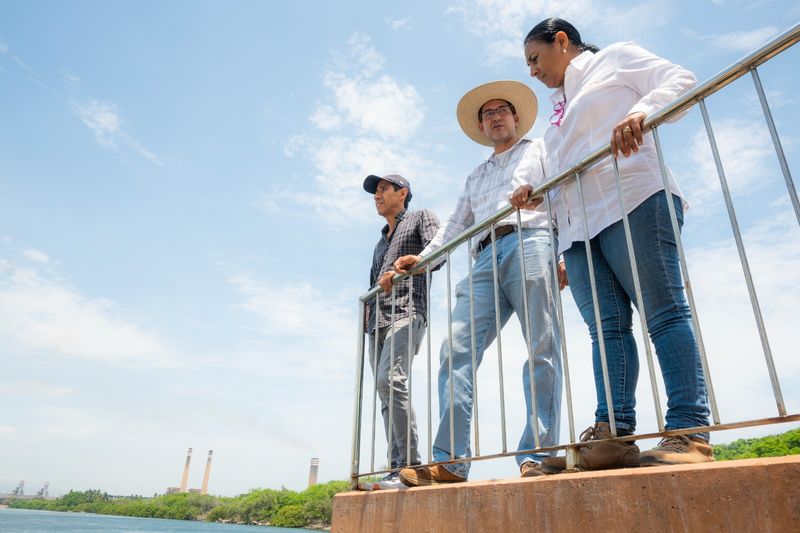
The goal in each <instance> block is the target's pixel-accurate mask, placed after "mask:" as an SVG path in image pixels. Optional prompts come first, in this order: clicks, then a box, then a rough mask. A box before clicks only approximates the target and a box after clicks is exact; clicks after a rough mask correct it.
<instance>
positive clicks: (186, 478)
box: [181, 448, 192, 492]
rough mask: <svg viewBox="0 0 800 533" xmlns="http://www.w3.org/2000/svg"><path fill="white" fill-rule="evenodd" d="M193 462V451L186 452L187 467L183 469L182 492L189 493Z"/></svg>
mask: <svg viewBox="0 0 800 533" xmlns="http://www.w3.org/2000/svg"><path fill="white" fill-rule="evenodd" d="M191 462H192V449H191V448H189V451H188V452H186V466H184V467H183V478H181V492H189V489H188V487H189V464H191Z"/></svg>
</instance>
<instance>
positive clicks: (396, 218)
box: [381, 209, 408, 238]
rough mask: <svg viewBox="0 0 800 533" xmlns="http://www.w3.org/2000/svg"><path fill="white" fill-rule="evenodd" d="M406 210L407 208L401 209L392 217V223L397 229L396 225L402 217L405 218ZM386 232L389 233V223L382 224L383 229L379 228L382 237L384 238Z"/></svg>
mask: <svg viewBox="0 0 800 533" xmlns="http://www.w3.org/2000/svg"><path fill="white" fill-rule="evenodd" d="M407 212H408V210H406V209H403V210H402V211H400V212H399V213H397V216H396V217H394V220H395V222H396V223H395V225H394V229H397V225H398V224H400V221H401V220H403V218H405V216H406V213H407ZM387 233H389V224H386V225H385V226H383V229H382V230H381V234H382V235H383V237H384V238H386V234H387ZM393 235H394V234H393Z"/></svg>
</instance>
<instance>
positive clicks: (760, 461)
mask: <svg viewBox="0 0 800 533" xmlns="http://www.w3.org/2000/svg"><path fill="white" fill-rule="evenodd" d="M794 464H800V455H787V456H784V457H760V458H755V459H736V460H733V461H716V462H713V463H701V464H688V465H663V466H650V467H639V468H620V469H617V470H600V471H595V472H574V473H565V474H556V475H550V476H544V477H536V478H505V479H489V480H480V481H467V482H466V483H451V484H447V485H433V486H429V487H413V488H411V487H409V488H406V489H386V490H376V491H360V490H359V491H348V492H340V493H338V494H336V495H335V496H334V503H335V502H336V500H343V499H345V498H370V497H380V496H388V495H391V494H396V493H399V492H407V491H413V492H420V491H428V490H432V491H437V490H452V489H454V488H456V487H463V488H464V489H467V488H478V487H484V486H492V487H497V486H502V485H517V484H520V483H539V484H543V483H559V482H563V481H573V482H574V481H576V480H581V479H597V478H616V477H626V476H631V477H650V476H663V475H665V474H670V473H677V472H697V471H703V470H726V469H737V470H739V469H748V468H761V467H765V466H766V467H774V466H779V465H794Z"/></svg>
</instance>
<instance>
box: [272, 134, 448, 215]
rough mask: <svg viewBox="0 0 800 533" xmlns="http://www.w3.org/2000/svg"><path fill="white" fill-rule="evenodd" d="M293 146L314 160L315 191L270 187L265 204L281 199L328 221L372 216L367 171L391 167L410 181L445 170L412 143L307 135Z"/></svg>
mask: <svg viewBox="0 0 800 533" xmlns="http://www.w3.org/2000/svg"><path fill="white" fill-rule="evenodd" d="M292 150H293V151H294V152H293V153H303V154H304V155H305V156H306V157H308V158H310V160H311V161H312V162H313V164H314V167H315V168H316V172H317V173H316V175H315V176H314V183H315V184H316V185H315V187H314V191H313V192H311V191H307V192H297V191H296V190H294V189H290V190H282V191H274V192H273V193H272V194H270V199H269V202H270V206H272V207H273V208H274V207H277V206H278V205H279V203H276V200H279V199H286V200H289V201H290V202H291V203H294V204H296V205H301V206H303V207H306V208H309V209H312V210H313V211H314V212H315V213H317V214H318V215H319V216H321V217H324V218H325V219H327V220H329V221H332V222H344V221H350V222H352V220H353V219H354V218H366V217H368V216H373V217H374V213H375V211H374V206H373V205H372V202H370V201H368V198H367V195H366V193H364V190H363V189H362V188H361V183H362V180H363V177H364V176H367V175H368V174H374V173H379V174H380V173H383V172H385V171H388V170H389V169H391V170H393V171H397V172H399V173H400V174H402V175H404V176H408V177H409V179H410V180H411V181H412V183H413V182H414V180H415V178H425V179H428V180H430V181H433V178H434V176H446V175H447V174H446V170H444V169H442V168H440V167H439V166H438V165H435V164H434V163H432V162H431V161H429V160H428V159H426V158H424V157H422V156H420V155H419V154H418V150H417V149H416V148H415V147H411V146H407V145H405V144H403V143H390V142H387V141H384V140H381V139H376V138H369V137H355V138H353V137H343V136H339V137H329V138H326V139H316V138H313V139H310V138H307V139H305V140H303V141H299V140H296V141H295V142H294V143H292ZM442 182H449V180H442Z"/></svg>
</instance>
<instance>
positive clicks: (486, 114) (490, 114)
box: [480, 104, 512, 120]
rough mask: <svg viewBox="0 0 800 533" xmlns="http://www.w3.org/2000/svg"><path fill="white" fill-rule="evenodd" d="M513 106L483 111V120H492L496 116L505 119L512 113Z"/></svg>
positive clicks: (502, 106)
mask: <svg viewBox="0 0 800 533" xmlns="http://www.w3.org/2000/svg"><path fill="white" fill-rule="evenodd" d="M511 112H512V111H511V106H510V105H508V104H505V105H501V106H500V107H495V108H494V109H484V110H483V111H481V117H480V118H481V120H492V119H493V118H494V117H495V116H498V117H504V116H506V115H508V114H509V113H511Z"/></svg>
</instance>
